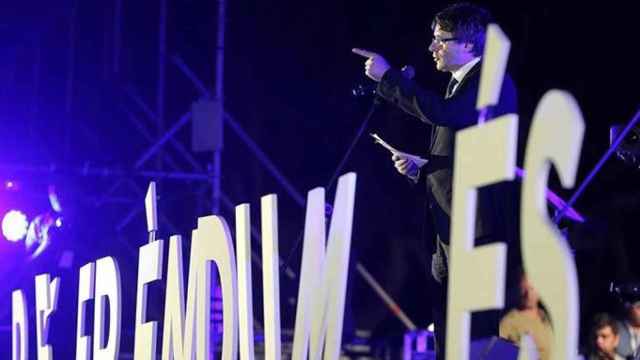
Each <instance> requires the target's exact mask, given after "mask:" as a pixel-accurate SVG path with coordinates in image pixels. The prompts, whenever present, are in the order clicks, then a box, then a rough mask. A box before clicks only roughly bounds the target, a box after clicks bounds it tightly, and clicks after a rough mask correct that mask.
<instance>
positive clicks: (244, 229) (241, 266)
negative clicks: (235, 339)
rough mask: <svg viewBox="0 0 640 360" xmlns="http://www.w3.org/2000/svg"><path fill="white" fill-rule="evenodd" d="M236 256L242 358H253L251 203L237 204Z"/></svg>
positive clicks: (247, 359) (245, 359)
mask: <svg viewBox="0 0 640 360" xmlns="http://www.w3.org/2000/svg"><path fill="white" fill-rule="evenodd" d="M236 256H237V259H238V260H237V261H238V320H239V326H240V359H241V360H253V358H254V355H255V353H254V346H253V345H254V344H253V299H252V295H253V292H252V291H251V287H252V286H253V285H252V282H251V220H250V212H249V204H242V205H238V206H236Z"/></svg>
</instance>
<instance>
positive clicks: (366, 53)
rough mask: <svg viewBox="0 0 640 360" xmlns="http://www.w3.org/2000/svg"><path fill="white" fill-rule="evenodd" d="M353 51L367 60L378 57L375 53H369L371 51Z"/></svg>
mask: <svg viewBox="0 0 640 360" xmlns="http://www.w3.org/2000/svg"><path fill="white" fill-rule="evenodd" d="M351 51H352V52H353V53H354V54H358V55H360V56H364V57H366V58H372V57H374V56H378V54H376V53H374V52H373V51H369V50H365V49H358V48H353V49H351Z"/></svg>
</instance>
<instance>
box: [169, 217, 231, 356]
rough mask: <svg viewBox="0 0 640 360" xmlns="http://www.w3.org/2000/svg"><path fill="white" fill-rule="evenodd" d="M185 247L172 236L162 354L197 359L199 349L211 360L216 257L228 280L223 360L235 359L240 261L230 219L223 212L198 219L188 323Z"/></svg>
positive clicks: (224, 294)
mask: <svg viewBox="0 0 640 360" xmlns="http://www.w3.org/2000/svg"><path fill="white" fill-rule="evenodd" d="M180 248H181V241H180V237H178V236H172V237H171V239H170V242H169V264H168V270H167V271H168V274H167V292H166V295H165V314H164V319H165V320H164V333H163V341H162V358H163V359H167V360H170V359H180V360H191V359H192V357H193V353H194V350H195V348H197V351H196V358H197V359H198V360H204V359H207V358H208V356H209V345H210V344H209V330H210V329H209V327H210V321H209V320H210V318H211V309H210V303H211V298H210V294H211V262H212V261H215V262H216V265H217V266H218V273H219V274H220V280H221V281H220V282H221V284H222V298H223V299H222V305H223V309H222V314H223V322H224V331H223V335H222V358H223V359H235V358H236V355H237V351H238V349H237V346H238V310H237V303H236V300H237V285H236V284H237V282H236V265H235V264H236V263H235V257H234V254H233V244H232V242H231V235H230V233H229V229H228V227H227V224H226V222H225V221H224V219H222V218H220V217H217V216H207V217H202V218H200V219H198V228H197V229H196V230H194V231H193V234H192V241H191V263H190V266H189V286H188V290H187V306H186V321H185V307H184V290H183V289H184V285H183V284H184V281H183V276H182V252H181V250H180ZM194 330H195V332H196V333H195V334H194ZM194 344H195V346H194Z"/></svg>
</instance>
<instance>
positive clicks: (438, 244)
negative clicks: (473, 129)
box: [353, 3, 517, 359]
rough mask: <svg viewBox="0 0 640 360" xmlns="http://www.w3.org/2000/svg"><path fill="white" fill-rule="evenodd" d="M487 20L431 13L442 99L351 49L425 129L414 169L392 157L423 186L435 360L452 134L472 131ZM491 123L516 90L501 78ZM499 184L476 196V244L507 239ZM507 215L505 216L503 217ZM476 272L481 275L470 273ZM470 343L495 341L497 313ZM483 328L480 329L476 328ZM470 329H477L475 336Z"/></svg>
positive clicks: (459, 12) (476, 13)
mask: <svg viewBox="0 0 640 360" xmlns="http://www.w3.org/2000/svg"><path fill="white" fill-rule="evenodd" d="M490 22H491V15H490V14H489V12H488V11H486V10H485V9H482V8H480V7H478V6H475V5H471V4H464V3H463V4H455V5H451V6H449V7H447V8H445V9H444V10H442V11H441V12H439V13H438V14H437V15H436V16H435V19H434V20H433V23H432V26H431V28H432V30H433V38H432V40H431V43H430V44H429V51H430V52H431V54H432V57H433V60H434V62H435V64H436V69H437V70H439V71H443V72H449V73H451V80H450V82H449V85H448V86H447V91H446V93H445V96H444V97H443V96H441V95H438V94H436V93H435V92H433V91H431V90H428V89H425V88H422V87H420V86H419V85H418V84H416V82H415V81H413V80H411V79H408V78H406V77H405V76H403V74H402V72H401V71H400V70H397V69H394V68H392V67H391V66H390V65H389V64H388V62H387V61H386V60H385V58H384V57H383V56H382V55H380V54H377V53H374V52H371V51H367V50H362V49H353V52H354V53H356V54H359V55H362V56H364V57H366V58H368V59H367V61H366V63H365V73H366V75H367V76H368V77H369V78H371V79H373V80H375V81H377V82H378V87H377V93H378V94H379V95H380V96H381V97H383V98H384V99H386V100H388V101H389V102H390V103H392V104H395V105H396V106H398V107H399V108H401V109H402V110H404V111H405V112H407V113H409V114H411V115H413V116H415V117H416V118H418V119H420V120H421V121H423V122H425V123H427V124H430V125H431V126H432V132H431V134H432V136H431V144H430V148H429V150H430V151H429V154H430V155H429V157H428V160H429V161H428V162H427V164H426V165H424V166H422V168H420V167H418V165H417V164H416V163H415V162H413V161H412V160H411V159H410V158H406V157H403V156H398V155H395V156H394V157H393V161H394V165H395V167H396V169H397V170H398V172H400V173H401V174H403V175H405V176H407V177H408V178H409V179H411V180H412V181H413V182H414V183H418V182H420V181H425V182H426V186H427V198H428V199H427V203H428V207H429V214H430V217H431V222H432V223H433V228H434V229H435V235H436V236H435V246H434V248H435V253H434V254H433V256H432V266H431V273H432V275H433V278H434V279H435V281H436V290H437V292H438V294H437V295H436V296H434V299H432V301H433V302H434V309H433V316H434V324H435V335H436V342H437V349H438V352H437V353H438V359H440V358H444V342H445V341H444V334H445V333H446V331H445V325H446V292H447V291H446V290H447V289H446V286H447V273H448V271H447V264H448V249H449V227H450V218H451V196H452V179H453V159H454V149H455V133H456V131H458V130H460V129H463V128H466V127H469V126H473V125H475V124H476V122H477V120H478V111H477V110H476V108H475V105H476V99H477V96H478V88H479V84H480V68H481V55H482V53H483V50H484V42H485V31H486V27H487V25H488V24H489V23H490ZM491 110H492V111H491V113H492V114H493V115H494V116H500V115H503V114H508V113H516V111H517V99H516V90H515V86H514V84H513V82H512V80H511V78H510V77H509V76H508V75H506V76H505V79H504V82H503V84H502V91H501V96H500V100H499V103H498V104H497V105H496V106H495V107H494V108H493V109H491ZM502 190H503V188H501V185H494V186H490V187H487V188H483V189H481V190H480V191H479V193H478V209H477V216H476V241H475V243H476V245H482V244H484V243H487V242H490V241H506V240H507V239H509V237H513V229H514V225H515V224H513V223H512V221H511V220H510V219H509V220H507V215H508V214H509V212H510V211H513V205H512V204H511V206H510V204H509V201H507V200H506V199H505V195H506V193H505V192H504V191H502ZM510 215H513V213H512V214H510ZM478 270H479V271H482V269H478ZM472 323H473V329H472V338H473V337H483V336H488V335H493V334H497V325H498V318H497V314H495V315H494V316H491V318H490V320H489V321H482V322H477V321H473V322H472ZM479 325H480V327H482V325H484V327H485V329H479ZM476 329H479V330H477V331H476Z"/></svg>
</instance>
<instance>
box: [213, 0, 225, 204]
mask: <svg viewBox="0 0 640 360" xmlns="http://www.w3.org/2000/svg"><path fill="white" fill-rule="evenodd" d="M226 21H227V19H226V0H218V36H217V37H216V63H215V66H216V77H215V86H214V89H213V98H214V100H215V101H216V102H218V104H220V113H219V114H218V116H219V117H220V118H219V119H218V120H219V121H224V120H223V119H224V116H223V114H224V34H225V26H226ZM219 129H220V144H219V145H218V147H217V148H216V149H214V151H213V179H212V181H211V185H212V209H211V211H212V212H213V213H214V214H217V213H218V212H219V211H220V179H221V174H220V172H221V170H222V148H223V144H224V126H220V127H219Z"/></svg>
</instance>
